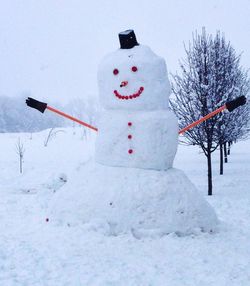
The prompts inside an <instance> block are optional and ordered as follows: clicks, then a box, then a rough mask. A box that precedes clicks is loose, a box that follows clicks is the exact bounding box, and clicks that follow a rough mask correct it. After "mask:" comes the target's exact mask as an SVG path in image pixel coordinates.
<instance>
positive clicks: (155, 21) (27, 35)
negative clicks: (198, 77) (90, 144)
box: [0, 0, 250, 102]
mask: <svg viewBox="0 0 250 286" xmlns="http://www.w3.org/2000/svg"><path fill="white" fill-rule="evenodd" d="M202 26H205V27H206V29H207V31H208V32H209V33H212V34H214V33H215V32H216V30H221V31H222V32H224V33H225V36H226V39H227V40H230V41H231V43H232V45H233V47H234V48H235V49H236V51H237V52H239V53H240V52H243V55H242V64H243V65H244V66H245V67H246V68H250V0H238V1H236V0H235V1H233V0H206V1H204V0H175V1H174V0H150V1H148V0H139V1H136V0H126V1H120V0H105V1H104V0H103V1H101V0H100V1H98V0H91V1H89V0H88V1H84V0H81V1H80V0H33V1H32V0H0V95H8V96H20V95H21V94H22V93H23V92H31V94H32V96H33V97H35V98H38V99H46V100H47V101H50V100H51V101H62V102H66V101H68V100H69V99H70V98H73V97H87V96H92V95H95V94H96V93H97V82H96V73H97V67H98V63H99V61H100V60H101V58H102V57H103V56H104V55H105V54H106V53H108V52H111V51H113V50H115V49H117V48H119V42H118V36H117V34H118V33H119V32H120V31H123V30H126V29H131V28H132V29H134V30H135V33H136V35H137V39H138V42H139V43H141V44H146V45H149V46H150V47H151V48H152V49H153V50H154V51H155V52H156V53H157V54H159V55H161V56H163V57H164V58H165V59H166V62H167V65H168V69H169V71H170V72H175V71H176V69H178V59H180V58H181V57H183V55H184V51H183V42H185V43H187V42H188V41H189V40H190V39H191V38H192V32H194V31H195V30H198V31H201V28H202Z"/></svg>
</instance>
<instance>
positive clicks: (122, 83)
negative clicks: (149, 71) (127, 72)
mask: <svg viewBox="0 0 250 286" xmlns="http://www.w3.org/2000/svg"><path fill="white" fill-rule="evenodd" d="M127 84H128V81H127V80H125V81H122V82H121V84H120V87H123V86H126V85H127Z"/></svg>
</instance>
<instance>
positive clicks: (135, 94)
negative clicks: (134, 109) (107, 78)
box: [114, 86, 144, 100]
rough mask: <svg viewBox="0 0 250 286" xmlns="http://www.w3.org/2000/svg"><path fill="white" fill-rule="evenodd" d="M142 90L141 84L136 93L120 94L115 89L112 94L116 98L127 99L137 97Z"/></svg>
mask: <svg viewBox="0 0 250 286" xmlns="http://www.w3.org/2000/svg"><path fill="white" fill-rule="evenodd" d="M143 90H144V87H143V86H141V87H140V88H139V90H138V91H137V92H136V93H133V94H131V95H121V94H120V93H119V92H118V91H117V90H114V94H115V96H116V97H117V98H118V99H125V100H128V99H134V98H137V97H139V96H140V95H141V94H142V92H143Z"/></svg>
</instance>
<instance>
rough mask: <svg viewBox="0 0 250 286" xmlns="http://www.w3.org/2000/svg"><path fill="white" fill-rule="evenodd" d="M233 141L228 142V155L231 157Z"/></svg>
mask: <svg viewBox="0 0 250 286" xmlns="http://www.w3.org/2000/svg"><path fill="white" fill-rule="evenodd" d="M231 145H232V143H231V141H229V142H228V150H227V155H230V149H231Z"/></svg>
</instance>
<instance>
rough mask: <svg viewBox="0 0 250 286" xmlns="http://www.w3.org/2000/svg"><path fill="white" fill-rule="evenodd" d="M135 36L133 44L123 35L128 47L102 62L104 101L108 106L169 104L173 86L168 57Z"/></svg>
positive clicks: (141, 107)
mask: <svg viewBox="0 0 250 286" xmlns="http://www.w3.org/2000/svg"><path fill="white" fill-rule="evenodd" d="M126 32H128V31H126ZM120 35H121V34H119V36H120ZM122 36H123V34H122ZM125 40H126V39H125ZM132 40H133V43H134V44H132V47H131V45H129V42H128V41H124V38H123V37H121V36H120V42H121V46H122V45H123V46H124V45H125V46H126V48H123V46H122V47H121V49H119V50H117V51H115V52H113V53H110V54H108V55H107V56H106V57H105V58H104V59H103V60H102V62H101V63H100V66H99V71H98V84H99V95H100V101H101V104H102V105H103V107H104V108H105V109H122V110H154V109H166V108H168V98H169V94H170V87H169V81H168V77H167V68H166V64H165V60H164V59H163V58H161V57H159V56H157V55H156V54H155V53H153V52H152V50H151V49H150V48H149V47H147V46H143V45H138V44H137V42H136V40H135V39H132Z"/></svg>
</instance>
